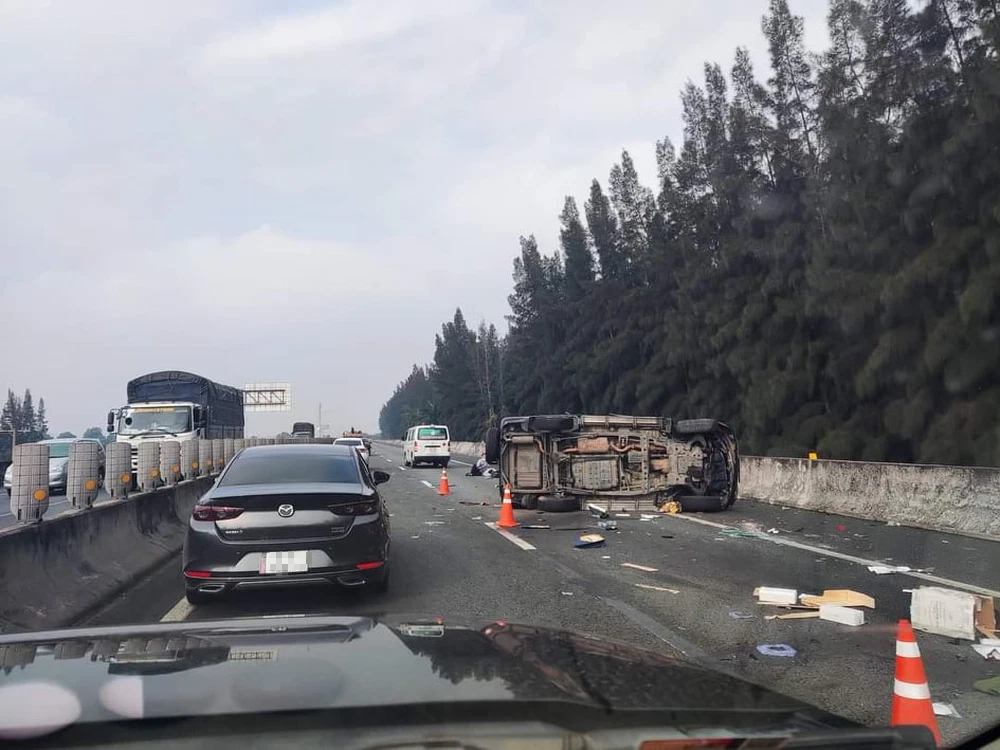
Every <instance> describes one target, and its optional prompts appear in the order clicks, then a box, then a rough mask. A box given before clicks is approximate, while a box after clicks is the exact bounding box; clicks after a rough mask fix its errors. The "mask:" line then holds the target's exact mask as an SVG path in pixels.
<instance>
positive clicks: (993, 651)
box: [972, 638, 1000, 661]
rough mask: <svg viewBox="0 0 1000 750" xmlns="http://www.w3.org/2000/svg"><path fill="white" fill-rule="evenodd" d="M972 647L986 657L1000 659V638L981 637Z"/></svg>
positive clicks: (993, 659) (994, 659) (992, 659)
mask: <svg viewBox="0 0 1000 750" xmlns="http://www.w3.org/2000/svg"><path fill="white" fill-rule="evenodd" d="M972 648H973V649H974V650H975V652H976V653H977V654H979V655H980V656H981V657H983V658H984V659H989V660H990V661H1000V638H981V639H980V641H979V643H973V644H972Z"/></svg>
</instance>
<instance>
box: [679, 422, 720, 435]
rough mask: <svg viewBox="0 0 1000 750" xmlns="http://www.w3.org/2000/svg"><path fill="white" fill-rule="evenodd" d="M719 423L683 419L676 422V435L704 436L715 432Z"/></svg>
mask: <svg viewBox="0 0 1000 750" xmlns="http://www.w3.org/2000/svg"><path fill="white" fill-rule="evenodd" d="M718 426H719V423H718V422H717V421H715V420H714V419H682V420H680V421H679V422H674V428H673V433H674V434H675V435H704V434H705V433H707V432H713V431H714V430H715V428H716V427H718Z"/></svg>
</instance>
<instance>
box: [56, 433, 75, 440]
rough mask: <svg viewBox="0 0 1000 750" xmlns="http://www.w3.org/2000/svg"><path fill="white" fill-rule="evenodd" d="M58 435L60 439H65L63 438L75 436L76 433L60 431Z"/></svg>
mask: <svg viewBox="0 0 1000 750" xmlns="http://www.w3.org/2000/svg"><path fill="white" fill-rule="evenodd" d="M56 437H57V438H59V439H60V440H63V439H71V438H75V437H76V435H74V434H73V433H72V432H60V433H59V434H58V435H56Z"/></svg>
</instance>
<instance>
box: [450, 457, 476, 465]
mask: <svg viewBox="0 0 1000 750" xmlns="http://www.w3.org/2000/svg"><path fill="white" fill-rule="evenodd" d="M449 460H450V461H451V462H452V463H453V464H462V466H472V464H470V463H469V462H468V461H459V460H458V459H457V458H452V459H449Z"/></svg>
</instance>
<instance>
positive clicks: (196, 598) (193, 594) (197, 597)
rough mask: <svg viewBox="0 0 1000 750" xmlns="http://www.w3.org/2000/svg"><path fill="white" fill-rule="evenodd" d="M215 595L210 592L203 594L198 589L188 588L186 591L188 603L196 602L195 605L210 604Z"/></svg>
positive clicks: (185, 596)
mask: <svg viewBox="0 0 1000 750" xmlns="http://www.w3.org/2000/svg"><path fill="white" fill-rule="evenodd" d="M212 596H214V595H210V594H203V593H202V592H201V591H198V590H197V589H186V590H185V591H184V598H185V599H187V600H188V604H194V605H195V606H197V605H199V604H208V602H209V599H210V598H211V597H212Z"/></svg>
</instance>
